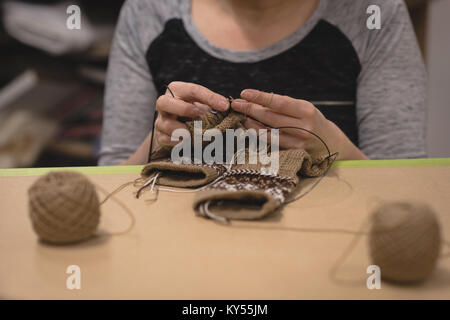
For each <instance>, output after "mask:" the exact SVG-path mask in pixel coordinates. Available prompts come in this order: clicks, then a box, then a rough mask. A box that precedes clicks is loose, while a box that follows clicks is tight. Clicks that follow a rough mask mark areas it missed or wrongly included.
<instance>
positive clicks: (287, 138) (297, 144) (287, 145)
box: [244, 118, 304, 149]
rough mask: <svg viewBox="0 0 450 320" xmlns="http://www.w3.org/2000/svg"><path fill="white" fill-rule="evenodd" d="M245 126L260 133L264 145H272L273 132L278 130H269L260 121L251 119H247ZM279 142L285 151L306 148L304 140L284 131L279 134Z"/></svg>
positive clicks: (259, 136)
mask: <svg viewBox="0 0 450 320" xmlns="http://www.w3.org/2000/svg"><path fill="white" fill-rule="evenodd" d="M244 126H245V127H246V128H247V129H255V130H256V131H257V133H258V138H259V139H264V140H263V143H264V142H266V143H268V144H270V143H271V141H272V140H271V138H272V130H276V129H270V128H267V127H266V126H263V125H262V124H261V123H259V122H258V121H255V120H253V119H251V118H247V119H246V121H245V122H244ZM262 130H267V131H266V134H265V135H264V134H263V132H264V131H262ZM278 138H279V140H278V142H275V143H277V144H278V145H279V146H280V148H284V149H300V148H303V146H304V141H303V139H302V138H300V137H298V136H292V135H290V134H288V133H286V132H283V131H281V130H280V131H279V134H278Z"/></svg>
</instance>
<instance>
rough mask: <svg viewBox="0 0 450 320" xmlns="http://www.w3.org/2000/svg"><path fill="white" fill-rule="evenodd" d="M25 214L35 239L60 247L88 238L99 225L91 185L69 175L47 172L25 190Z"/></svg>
mask: <svg viewBox="0 0 450 320" xmlns="http://www.w3.org/2000/svg"><path fill="white" fill-rule="evenodd" d="M28 195H29V213H30V217H31V221H32V224H33V228H34V230H35V231H36V233H37V234H38V236H39V238H40V239H42V240H44V241H47V242H51V243H55V244H64V243H70V242H76V241H81V240H85V239H87V238H89V237H90V236H92V235H93V233H94V232H95V231H96V229H97V226H98V224H99V221H100V203H99V200H98V196H97V192H96V191H95V187H94V185H93V184H92V183H91V182H90V181H89V180H88V179H87V178H86V177H85V176H84V175H82V174H80V173H77V172H72V171H58V172H50V173H48V174H47V175H45V176H42V177H40V178H39V179H38V180H37V181H36V182H35V183H34V184H33V185H32V186H31V187H30V189H29V190H28Z"/></svg>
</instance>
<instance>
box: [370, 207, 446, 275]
mask: <svg viewBox="0 0 450 320" xmlns="http://www.w3.org/2000/svg"><path fill="white" fill-rule="evenodd" d="M371 220H372V221H371V222H372V224H371V229H370V234H369V247H370V256H371V259H372V263H373V264H374V265H377V266H379V267H380V270H381V278H382V279H383V280H390V281H394V282H417V281H423V280H425V279H426V278H427V277H428V276H429V275H430V274H431V273H432V271H433V270H434V269H435V267H436V263H437V260H438V258H439V253H440V248H441V237H440V228H439V222H438V219H437V215H436V214H435V212H434V211H433V210H432V209H431V208H430V207H429V206H428V205H426V204H419V203H415V204H412V203H390V204H385V205H382V206H380V207H379V208H378V209H376V210H375V211H374V212H373V214H372V217H371Z"/></svg>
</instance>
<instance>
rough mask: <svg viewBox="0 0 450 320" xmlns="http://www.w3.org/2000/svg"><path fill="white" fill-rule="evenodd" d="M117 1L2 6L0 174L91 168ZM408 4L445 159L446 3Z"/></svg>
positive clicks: (55, 0)
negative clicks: (77, 13) (73, 20)
mask: <svg viewBox="0 0 450 320" xmlns="http://www.w3.org/2000/svg"><path fill="white" fill-rule="evenodd" d="M123 2H124V0H78V1H71V2H66V1H59V0H33V1H31V0H9V1H2V2H0V4H1V5H0V14H1V15H0V168H14V167H59V166H89V165H96V164H97V158H98V151H99V142H100V135H101V125H102V108H103V89H104V82H105V75H106V68H107V61H108V54H109V50H110V47H111V41H112V36H113V33H114V28H115V24H116V21H117V18H118V15H119V12H120V8H121V6H122V5H123ZM406 2H407V4H408V7H409V9H410V14H411V18H412V20H413V23H414V28H415V31H416V35H417V38H418V41H419V44H420V46H421V49H422V52H423V55H424V59H425V62H426V64H427V69H428V73H429V101H428V108H429V117H428V121H429V123H428V127H429V133H428V139H429V156H430V157H450V126H449V125H447V121H448V120H450V61H449V59H450V35H449V31H450V19H449V18H448V17H450V0H428V1H427V0H407V1H406ZM71 4H76V5H78V6H79V7H80V8H81V14H82V20H81V21H82V22H81V23H82V28H81V30H77V31H75V32H74V31H70V30H68V29H67V28H65V27H63V28H61V26H65V25H66V20H67V18H68V15H67V13H66V9H67V7H68V6H69V5H71ZM362 27H363V26H362Z"/></svg>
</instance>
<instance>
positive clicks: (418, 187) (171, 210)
mask: <svg viewBox="0 0 450 320" xmlns="http://www.w3.org/2000/svg"><path fill="white" fill-rule="evenodd" d="M140 168H141V167H139V166H129V167H91V168H71V170H77V171H81V172H83V173H85V174H86V175H88V177H89V179H90V180H91V181H92V182H94V183H95V184H96V185H98V186H101V187H102V188H104V189H106V190H108V191H112V190H114V189H115V188H116V187H117V186H119V185H121V184H122V183H125V182H128V181H132V180H134V179H136V178H137V177H138V176H139V172H140ZM49 170H51V169H4V170H0V219H1V220H0V298H10V299H16V298H21V299H347V298H356V299H450V259H441V260H440V261H439V263H438V267H437V269H436V270H435V272H434V273H433V274H432V276H431V277H430V278H429V279H428V280H427V281H426V282H423V283H421V284H417V285H413V286H401V285H393V284H390V283H387V282H382V285H381V289H380V290H369V289H368V288H367V286H366V279H367V278H368V277H369V274H367V273H366V268H367V267H368V266H369V265H370V264H371V263H370V260H369V257H368V248H367V238H366V236H362V238H361V241H360V242H359V243H358V245H357V246H356V247H355V249H354V250H353V251H352V252H351V254H350V255H349V257H348V259H347V260H346V261H345V262H344V263H343V264H342V265H341V266H340V268H338V271H337V274H336V277H331V276H330V270H331V269H332V268H333V266H335V265H336V263H337V260H338V259H339V257H340V256H341V254H342V253H343V251H344V250H345V248H346V247H347V246H348V245H349V243H350V242H351V241H352V240H353V239H354V235H353V234H351V233H347V232H346V231H358V230H360V228H361V225H362V224H363V223H364V221H367V218H368V217H369V215H370V212H371V210H373V208H374V207H376V206H377V205H378V204H380V203H384V202H387V201H396V200H414V201H424V202H426V203H428V204H430V205H431V206H432V207H433V208H434V209H435V210H436V211H437V213H438V215H439V219H440V223H441V227H442V233H443V235H444V237H445V238H446V239H447V241H448V240H449V239H450V211H449V208H450V197H449V192H448V190H449V188H450V159H423V160H394V161H345V162H338V163H335V165H334V166H333V169H331V170H330V171H329V172H328V174H327V176H326V177H325V178H324V179H323V180H322V181H321V182H320V183H319V184H318V185H317V186H316V188H315V189H314V190H313V191H312V192H311V193H309V194H308V195H307V196H306V197H304V198H302V199H301V200H299V201H297V202H294V203H292V204H290V205H288V206H286V207H285V208H284V209H283V210H282V211H281V212H279V213H277V214H274V215H272V216H271V217H269V218H267V219H265V220H262V221H253V222H239V221H238V222H232V223H231V224H230V225H221V224H217V223H215V222H213V221H211V220H207V219H204V218H200V217H197V216H195V214H194V211H193V209H192V202H193V198H194V194H190V193H185V194H180V193H168V192H160V193H159V198H158V200H157V201H156V202H151V201H149V200H148V199H149V198H150V195H149V193H146V194H144V196H143V197H142V198H141V199H136V198H135V197H134V192H135V189H134V188H133V187H132V186H130V187H128V188H126V189H124V190H123V191H121V192H120V193H119V194H117V196H116V197H117V199H119V200H120V201H121V202H123V203H124V204H126V206H127V207H128V208H129V209H131V210H132V211H133V213H134V216H135V218H136V225H135V227H134V228H133V229H132V230H131V231H130V232H129V233H127V234H125V235H116V236H108V235H107V234H108V233H110V232H114V231H120V230H123V229H125V228H126V227H127V225H128V223H129V217H128V216H127V215H126V213H125V212H124V211H123V209H122V208H121V207H120V206H118V205H117V203H115V202H114V201H109V202H107V203H106V204H105V205H104V206H102V218H101V223H100V228H99V231H98V232H99V234H100V235H98V236H97V237H95V238H93V239H91V240H88V241H86V242H83V243H80V244H76V245H66V246H51V245H47V244H44V243H42V242H40V241H38V239H37V236H36V234H35V233H34V232H33V230H32V227H31V222H30V220H29V217H28V204H27V201H28V200H27V189H28V188H29V187H30V185H31V184H32V183H33V182H34V181H35V180H36V179H37V176H39V175H42V174H44V173H46V172H48V171H49ZM56 170H67V168H66V169H56ZM314 182H315V180H314V179H306V180H303V181H302V183H301V185H302V187H303V190H306V188H307V187H308V186H309V185H311V183H314ZM102 196H103V195H102V194H101V197H102ZM146 199H147V200H146ZM445 251H447V252H448V251H450V248H443V253H445ZM69 265H78V266H79V267H80V269H81V290H68V289H67V288H66V280H67V278H68V277H69V274H67V273H66V269H67V267H68V266H69Z"/></svg>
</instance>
